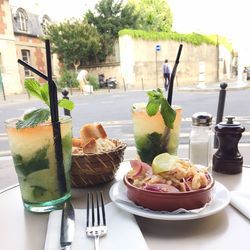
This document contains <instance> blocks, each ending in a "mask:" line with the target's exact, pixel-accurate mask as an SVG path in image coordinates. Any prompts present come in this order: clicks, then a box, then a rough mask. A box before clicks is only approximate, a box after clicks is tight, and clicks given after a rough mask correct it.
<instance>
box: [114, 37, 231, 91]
mask: <svg viewBox="0 0 250 250" xmlns="http://www.w3.org/2000/svg"><path fill="white" fill-rule="evenodd" d="M156 45H160V47H161V50H160V51H159V52H156V50H155V47H156ZM119 46H120V67H121V78H122V79H124V80H125V82H126V85H127V86H128V87H129V88H136V89H138V88H141V87H142V84H143V85H144V87H145V88H154V87H157V86H159V87H163V77H162V64H163V62H164V60H165V59H168V60H169V63H170V65H171V66H172V68H173V66H174V63H175V59H176V55H177V52H178V48H179V43H177V42H175V41H157V42H154V41H145V40H142V39H133V38H131V37H130V36H128V35H126V36H122V37H120V38H119ZM218 60H219V62H220V63H218V65H219V69H218V72H217V62H218ZM221 62H222V63H221ZM230 63H231V55H230V53H229V51H228V50H226V49H221V48H217V47H216V46H211V45H207V44H203V45H200V46H194V45H191V44H188V43H183V49H182V54H181V57H180V62H179V65H178V68H177V73H176V78H175V84H176V85H179V86H185V85H190V84H198V83H201V82H206V83H212V82H216V81H218V80H221V79H224V78H228V77H229V76H230ZM225 68H226V72H227V74H225ZM217 75H219V79H217Z"/></svg>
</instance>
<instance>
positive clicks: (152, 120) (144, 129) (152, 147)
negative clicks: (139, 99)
mask: <svg viewBox="0 0 250 250" xmlns="http://www.w3.org/2000/svg"><path fill="white" fill-rule="evenodd" d="M146 106H147V104H146V103H136V104H134V105H133V108H132V120H133V124H134V138H135V144H136V150H137V153H138V155H139V157H140V160H141V161H143V162H146V163H148V164H150V165H151V163H152V161H153V159H154V157H155V156H157V155H158V154H161V153H165V152H167V153H169V154H173V155H176V154H177V150H178V146H179V134H180V125H181V113H182V108H181V107H179V106H173V108H174V109H175V111H176V118H175V121H174V127H173V129H170V128H168V127H167V126H166V125H165V123H164V120H163V118H162V116H161V113H160V111H158V112H157V113H156V115H154V116H149V115H148V114H147V112H146Z"/></svg>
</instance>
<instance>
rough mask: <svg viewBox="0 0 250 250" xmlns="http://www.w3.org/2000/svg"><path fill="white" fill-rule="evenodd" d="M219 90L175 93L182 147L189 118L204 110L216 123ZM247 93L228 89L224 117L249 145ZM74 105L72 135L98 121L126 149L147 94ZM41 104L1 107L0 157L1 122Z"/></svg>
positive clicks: (3, 150) (81, 99) (1, 142)
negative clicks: (137, 107)
mask: <svg viewBox="0 0 250 250" xmlns="http://www.w3.org/2000/svg"><path fill="white" fill-rule="evenodd" d="M218 96H219V93H218V91H206V92H205V91H203V92H194V91H191V92H184V91H175V92H174V98H173V104H178V105H180V106H182V107H183V114H182V127H181V144H184V143H187V142H188V135H189V132H190V129H191V116H192V114H194V113H196V112H199V111H206V112H209V113H211V114H212V115H213V117H214V122H215V120H216V113H217V106H218ZM249 96H250V90H249V89H248V90H228V91H227V95H226V103H225V111H224V115H225V116H226V115H233V116H235V117H236V120H237V121H238V122H240V123H242V125H243V126H245V127H246V132H245V133H244V134H243V138H242V140H241V142H250V132H249V131H250V113H249V109H248V105H246V104H247V103H248V102H249ZM70 99H72V100H73V101H74V102H75V105H76V107H75V109H74V110H73V111H72V119H73V133H74V136H75V137H77V136H79V129H80V128H81V126H82V125H83V124H85V123H92V122H96V121H97V122H101V123H102V124H103V125H104V127H105V129H106V130H107V133H108V136H109V137H111V138H119V139H121V140H123V141H125V142H126V143H127V144H128V145H129V146H134V138H133V124H132V121H131V107H132V105H133V103H136V102H146V101H147V100H148V98H147V94H146V91H128V92H124V91H111V92H110V93H109V92H107V91H105V92H102V94H92V95H86V96H83V95H80V94H79V93H73V95H72V96H70ZM41 105H42V104H41V102H40V101H36V100H35V99H34V98H32V99H31V100H29V99H28V97H26V99H24V100H23V101H22V102H16V103H15V102H13V103H7V104H4V105H1V107H0V115H1V123H0V155H8V154H9V146H8V140H7V135H6V133H5V128H4V121H5V120H6V119H8V118H11V117H17V116H20V115H21V114H22V113H23V112H24V111H25V110H27V109H30V108H33V107H34V108H35V107H36V108H37V107H40V106H41Z"/></svg>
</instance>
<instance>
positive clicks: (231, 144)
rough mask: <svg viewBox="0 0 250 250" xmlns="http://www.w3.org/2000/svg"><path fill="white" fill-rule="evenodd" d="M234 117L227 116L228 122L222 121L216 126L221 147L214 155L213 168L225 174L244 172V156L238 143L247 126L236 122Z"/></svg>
mask: <svg viewBox="0 0 250 250" xmlns="http://www.w3.org/2000/svg"><path fill="white" fill-rule="evenodd" d="M234 118H235V117H233V116H226V119H227V122H220V123H219V124H217V125H216V126H215V128H214V129H215V134H216V136H217V138H218V141H219V148H218V151H217V152H216V153H215V154H214V155H213V170H214V171H216V172H219V173H223V174H238V173H241V172H242V165H243V157H242V156H241V154H240V152H239V150H238V143H239V140H240V138H241V136H242V133H243V132H244V131H245V128H244V127H243V126H241V124H240V123H238V122H234V121H233V119H234Z"/></svg>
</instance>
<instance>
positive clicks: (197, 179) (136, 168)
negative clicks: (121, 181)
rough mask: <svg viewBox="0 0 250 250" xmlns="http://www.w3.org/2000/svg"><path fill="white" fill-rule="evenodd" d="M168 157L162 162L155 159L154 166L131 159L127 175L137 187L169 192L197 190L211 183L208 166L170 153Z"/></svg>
mask: <svg viewBox="0 0 250 250" xmlns="http://www.w3.org/2000/svg"><path fill="white" fill-rule="evenodd" d="M162 155H163V154H162ZM164 155H165V156H166V153H165V154H164ZM160 156H161V155H160ZM161 158H166V157H161ZM167 158H168V160H167V161H166V162H163V161H162V160H160V163H159V160H158V161H157V159H155V160H154V161H153V164H152V167H151V166H150V165H148V164H146V163H144V162H141V161H138V160H131V161H130V164H131V167H132V169H131V170H130V171H129V172H128V174H127V176H126V177H127V179H128V180H129V182H130V183H131V184H132V185H134V186H136V187H137V188H140V189H144V190H149V191H155V192H168V193H177V192H190V191H195V190H199V189H202V188H205V187H207V186H208V184H209V183H211V181H212V178H211V176H210V174H209V173H208V171H207V168H206V167H204V166H201V165H194V164H192V163H191V162H189V161H187V160H183V159H179V158H178V157H176V156H170V155H168V157H167Z"/></svg>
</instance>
